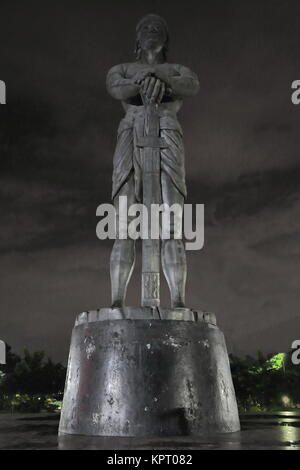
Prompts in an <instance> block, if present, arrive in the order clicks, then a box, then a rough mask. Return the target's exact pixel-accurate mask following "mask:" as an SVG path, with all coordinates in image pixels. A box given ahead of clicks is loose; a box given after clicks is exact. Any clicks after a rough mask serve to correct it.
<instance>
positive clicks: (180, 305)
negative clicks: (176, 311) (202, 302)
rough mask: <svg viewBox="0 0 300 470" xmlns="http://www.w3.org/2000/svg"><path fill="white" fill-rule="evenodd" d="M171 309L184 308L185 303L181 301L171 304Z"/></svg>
mask: <svg viewBox="0 0 300 470" xmlns="http://www.w3.org/2000/svg"><path fill="white" fill-rule="evenodd" d="M172 308H185V303H184V302H181V301H178V302H173V303H172Z"/></svg>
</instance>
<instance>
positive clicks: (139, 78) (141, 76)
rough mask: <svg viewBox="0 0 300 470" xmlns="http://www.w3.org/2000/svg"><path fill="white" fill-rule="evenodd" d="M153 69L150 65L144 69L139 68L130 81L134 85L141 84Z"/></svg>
mask: <svg viewBox="0 0 300 470" xmlns="http://www.w3.org/2000/svg"><path fill="white" fill-rule="evenodd" d="M153 72H154V69H152V68H151V67H147V68H145V69H142V70H139V71H138V72H137V73H136V74H135V75H134V76H133V78H132V82H133V83H134V84H135V85H141V83H142V82H143V81H144V80H145V78H146V77H150V75H151V74H153Z"/></svg>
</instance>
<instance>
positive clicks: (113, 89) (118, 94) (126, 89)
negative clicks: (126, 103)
mask: <svg viewBox="0 0 300 470" xmlns="http://www.w3.org/2000/svg"><path fill="white" fill-rule="evenodd" d="M106 88H107V91H108V93H109V94H110V95H111V96H112V97H113V98H115V99H117V100H127V99H128V98H131V97H134V96H136V95H138V94H139V87H138V85H135V84H134V83H132V80H131V79H130V78H125V72H124V66H123V65H122V64H120V65H115V66H114V67H112V68H111V69H110V70H109V72H108V74H107V78H106Z"/></svg>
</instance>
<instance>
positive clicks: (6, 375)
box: [0, 347, 66, 412]
mask: <svg viewBox="0 0 300 470" xmlns="http://www.w3.org/2000/svg"><path fill="white" fill-rule="evenodd" d="M65 375H66V369H65V367H64V366H63V365H62V364H59V363H58V364H55V363H53V362H52V361H51V359H49V358H47V359H46V357H45V353H44V352H43V351H36V352H34V353H30V352H29V351H28V350H25V351H24V357H23V358H21V357H19V356H17V355H15V354H13V353H11V348H10V347H8V349H7V364H6V365H5V366H2V367H1V369H0V410H10V411H20V412H24V411H29V412H37V411H41V410H45V411H55V410H59V409H60V407H61V400H62V396H63V390H64V382H65Z"/></svg>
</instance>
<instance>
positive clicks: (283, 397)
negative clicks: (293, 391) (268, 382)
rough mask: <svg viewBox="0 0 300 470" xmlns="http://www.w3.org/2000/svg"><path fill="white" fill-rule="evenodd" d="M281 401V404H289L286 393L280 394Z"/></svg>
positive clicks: (289, 400)
mask: <svg viewBox="0 0 300 470" xmlns="http://www.w3.org/2000/svg"><path fill="white" fill-rule="evenodd" d="M281 401H282V403H283V406H289V405H290V404H291V399H290V397H288V396H287V395H282V397H281Z"/></svg>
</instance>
